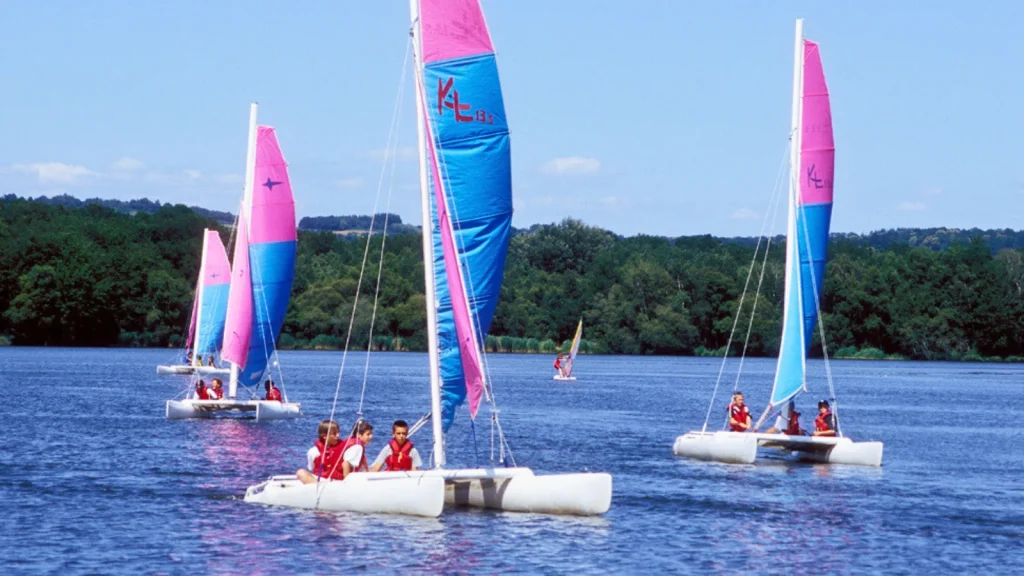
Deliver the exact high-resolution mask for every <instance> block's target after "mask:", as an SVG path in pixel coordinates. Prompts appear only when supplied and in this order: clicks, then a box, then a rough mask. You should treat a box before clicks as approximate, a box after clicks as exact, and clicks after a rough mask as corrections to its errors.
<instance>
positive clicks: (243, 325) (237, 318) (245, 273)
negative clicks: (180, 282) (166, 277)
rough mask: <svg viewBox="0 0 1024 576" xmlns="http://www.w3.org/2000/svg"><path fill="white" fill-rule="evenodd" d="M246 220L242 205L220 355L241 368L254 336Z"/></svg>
mask: <svg viewBox="0 0 1024 576" xmlns="http://www.w3.org/2000/svg"><path fill="white" fill-rule="evenodd" d="M246 220H247V218H246V215H245V205H244V204H243V205H242V209H241V210H239V212H238V228H237V229H236V230H235V250H234V254H233V262H234V266H233V267H232V269H231V289H230V291H229V294H228V313H227V320H226V322H225V324H224V347H223V348H222V349H221V353H220V357H221V358H223V359H224V360H227V361H228V362H231V363H232V364H237V365H238V366H245V363H246V360H247V358H248V356H249V340H250V338H251V337H252V279H251V277H250V276H249V231H248V226H246Z"/></svg>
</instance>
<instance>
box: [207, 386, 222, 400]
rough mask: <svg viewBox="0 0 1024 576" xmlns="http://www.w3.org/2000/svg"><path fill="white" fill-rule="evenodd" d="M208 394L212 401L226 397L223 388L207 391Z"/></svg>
mask: <svg viewBox="0 0 1024 576" xmlns="http://www.w3.org/2000/svg"><path fill="white" fill-rule="evenodd" d="M206 394H207V395H208V396H209V399H210V400H220V399H221V398H223V397H224V389H223V388H221V389H220V390H217V389H216V388H210V389H209V390H207V391H206Z"/></svg>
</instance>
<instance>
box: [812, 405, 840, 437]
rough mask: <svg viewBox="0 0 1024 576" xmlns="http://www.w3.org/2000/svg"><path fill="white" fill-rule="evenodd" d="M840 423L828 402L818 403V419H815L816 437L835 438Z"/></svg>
mask: <svg viewBox="0 0 1024 576" xmlns="http://www.w3.org/2000/svg"><path fill="white" fill-rule="evenodd" d="M836 428H838V423H837V422H836V416H835V414H833V413H832V411H831V410H830V409H829V404H828V400H822V401H821V402H818V417H817V418H815V419H814V434H813V435H814V436H835V435H836Z"/></svg>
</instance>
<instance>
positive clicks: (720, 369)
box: [701, 145, 789, 432]
mask: <svg viewBox="0 0 1024 576" xmlns="http://www.w3.org/2000/svg"><path fill="white" fill-rule="evenodd" d="M786 148H787V151H788V148H789V146H788V145H787V146H786ZM785 162H786V159H785V157H783V159H782V163H780V165H779V171H778V173H777V175H776V182H775V186H774V188H773V189H772V195H771V197H770V198H769V199H768V209H766V210H765V212H764V220H762V221H761V234H760V235H759V236H758V237H757V246H755V248H754V256H753V258H751V260H750V268H749V269H748V270H747V280H746V281H745V282H744V284H743V292H742V293H741V294H740V305H739V307H738V308H737V310H736V317H735V318H734V319H733V321H732V329H731V330H730V331H729V339H728V340H727V341H726V344H725V353H724V354H723V355H722V364H721V365H720V366H719V367H718V377H717V378H715V388H714V390H713V391H712V392H711V401H710V402H708V411H707V414H705V416H704V425H703V426H702V427H701V432H706V431H707V429H708V421H709V420H710V419H711V410H712V408H714V406H715V397H716V396H717V395H718V386H719V385H720V384H721V382H722V373H723V372H724V371H725V365H726V363H727V362H728V361H729V350H730V349H731V348H732V339H733V336H734V335H735V334H736V326H737V325H738V324H739V321H740V313H741V312H742V311H743V300H744V298H746V295H747V288H748V287H749V286H750V278H751V276H753V274H754V265H755V264H756V263H757V254H758V250H760V248H761V237H762V236H764V232H765V227H766V226H767V225H768V213H769V212H771V206H772V202H774V201H775V197H776V195H777V194H778V188H779V181H780V180H781V174H782V170H783V167H784V166H785Z"/></svg>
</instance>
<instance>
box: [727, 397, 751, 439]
mask: <svg viewBox="0 0 1024 576" xmlns="http://www.w3.org/2000/svg"><path fill="white" fill-rule="evenodd" d="M728 411H729V430H732V431H733V432H746V431H747V430H750V410H748V409H747V405H746V404H744V403H743V392H736V393H734V394H733V395H732V402H730V403H729V408H728Z"/></svg>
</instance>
